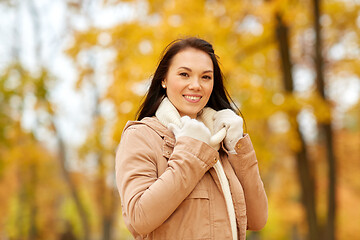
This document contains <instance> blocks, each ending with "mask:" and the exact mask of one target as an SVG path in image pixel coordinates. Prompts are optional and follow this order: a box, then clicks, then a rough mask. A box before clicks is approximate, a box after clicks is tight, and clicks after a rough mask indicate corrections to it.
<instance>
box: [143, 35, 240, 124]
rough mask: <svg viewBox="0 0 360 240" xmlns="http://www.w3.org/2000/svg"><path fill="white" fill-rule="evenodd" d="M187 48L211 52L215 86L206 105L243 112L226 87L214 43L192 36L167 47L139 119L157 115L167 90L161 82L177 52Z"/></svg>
mask: <svg viewBox="0 0 360 240" xmlns="http://www.w3.org/2000/svg"><path fill="white" fill-rule="evenodd" d="M186 48H195V49H198V50H201V51H203V52H205V53H207V54H209V56H210V58H211V61H212V62H213V67H214V87H213V90H212V93H211V95H210V99H209V101H208V103H207V104H206V106H207V107H211V108H212V109H214V110H216V111H219V110H222V109H227V108H228V109H232V110H233V111H235V112H238V113H239V114H241V113H240V111H239V109H238V108H237V107H236V105H235V103H234V102H233V100H232V99H231V97H230V95H229V93H228V92H227V91H226V89H225V87H224V83H223V79H224V76H223V73H222V72H221V69H220V67H219V63H218V61H217V56H216V55H215V53H214V49H213V47H212V45H211V44H210V43H208V42H207V41H205V40H203V39H200V38H196V37H190V38H185V39H178V40H175V41H173V42H171V43H170V44H169V45H168V46H167V47H166V48H165V50H164V52H163V57H162V58H161V60H160V62H159V64H158V67H157V68H156V71H155V74H154V77H153V78H152V81H151V85H150V88H149V90H148V92H147V94H146V95H145V100H144V102H143V103H142V104H141V106H140V108H139V110H138V111H137V120H141V119H143V118H144V117H152V116H155V112H156V110H157V109H158V107H159V105H160V103H161V101H162V100H163V98H164V97H165V96H166V90H165V89H164V88H162V86H161V82H162V81H163V80H164V79H165V77H166V74H167V72H168V70H169V67H170V64H171V60H172V58H173V57H174V56H175V55H176V54H177V53H179V52H180V51H182V50H184V49H186ZM230 103H232V104H230Z"/></svg>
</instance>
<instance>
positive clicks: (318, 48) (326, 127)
mask: <svg viewBox="0 0 360 240" xmlns="http://www.w3.org/2000/svg"><path fill="white" fill-rule="evenodd" d="M320 4H321V2H320V0H314V28H315V39H316V41H315V56H314V58H315V69H316V85H317V90H318V92H319V94H320V95H321V97H322V98H323V99H324V100H325V101H327V102H329V101H328V99H327V97H326V95H325V84H324V60H323V56H322V36H321V25H320V12H321V11H320V7H321V6H320ZM320 131H322V133H323V135H324V138H325V148H326V157H327V162H328V180H329V187H328V189H329V192H328V206H327V223H326V227H325V233H324V239H327V240H334V239H335V233H336V226H335V218H336V170H335V169H336V159H335V154H334V147H333V134H332V127H331V122H330V123H322V124H320Z"/></svg>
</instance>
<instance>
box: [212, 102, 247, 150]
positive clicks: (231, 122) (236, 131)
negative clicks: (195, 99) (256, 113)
mask: <svg viewBox="0 0 360 240" xmlns="http://www.w3.org/2000/svg"><path fill="white" fill-rule="evenodd" d="M213 119H214V130H215V132H217V131H219V130H220V129H221V128H223V127H225V128H226V129H227V132H226V137H225V139H224V143H225V147H226V149H227V150H228V151H229V152H230V153H236V151H235V144H236V143H237V141H239V139H240V138H242V137H243V133H244V130H243V122H244V121H243V119H242V117H240V116H238V115H237V114H236V113H235V112H233V111H232V110H231V109H224V110H220V111H218V112H217V113H215V114H214V116H213Z"/></svg>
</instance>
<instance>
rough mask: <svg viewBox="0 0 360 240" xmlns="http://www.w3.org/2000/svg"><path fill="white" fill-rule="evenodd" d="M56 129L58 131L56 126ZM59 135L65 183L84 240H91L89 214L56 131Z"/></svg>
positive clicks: (60, 158) (62, 143)
mask: <svg viewBox="0 0 360 240" xmlns="http://www.w3.org/2000/svg"><path fill="white" fill-rule="evenodd" d="M54 129H56V127H55V125H54ZM55 132H56V133H57V140H58V149H59V160H60V168H61V171H62V174H63V176H64V179H65V182H66V184H67V185H68V187H69V189H70V193H71V196H72V198H73V200H74V202H75V205H76V207H77V209H78V211H79V216H80V220H81V223H82V227H83V239H84V240H89V239H90V226H89V222H88V219H87V214H86V211H85V208H84V206H83V205H82V203H81V200H80V197H79V195H78V192H77V190H76V187H75V184H74V183H73V182H72V180H71V178H70V174H69V172H68V170H67V169H66V154H65V146H64V142H63V141H62V139H61V137H60V136H59V133H58V131H57V130H55Z"/></svg>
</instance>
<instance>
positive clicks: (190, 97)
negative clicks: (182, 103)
mask: <svg viewBox="0 0 360 240" xmlns="http://www.w3.org/2000/svg"><path fill="white" fill-rule="evenodd" d="M185 97H186V98H188V99H190V100H199V99H200V97H195V96H185Z"/></svg>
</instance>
